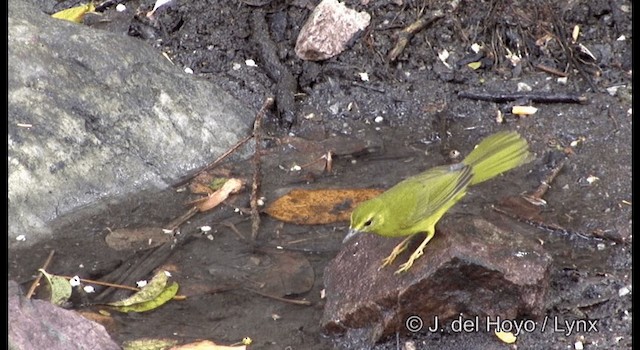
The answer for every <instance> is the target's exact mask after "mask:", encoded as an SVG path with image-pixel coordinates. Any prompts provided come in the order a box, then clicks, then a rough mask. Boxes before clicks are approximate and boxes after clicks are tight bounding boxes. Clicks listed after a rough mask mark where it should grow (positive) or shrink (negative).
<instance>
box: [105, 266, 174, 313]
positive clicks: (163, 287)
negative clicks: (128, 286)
mask: <svg viewBox="0 0 640 350" xmlns="http://www.w3.org/2000/svg"><path fill="white" fill-rule="evenodd" d="M168 279H169V276H168V273H167V272H165V271H163V270H160V271H159V272H158V273H156V275H155V276H153V278H152V279H151V281H150V282H149V283H147V285H145V286H144V287H143V288H142V289H141V290H140V291H138V292H136V293H135V294H133V295H132V296H130V297H128V298H126V299H123V300H119V301H116V302H113V303H109V304H107V305H109V306H112V307H114V308H115V309H116V310H117V311H120V312H144V311H149V310H153V309H156V308H158V307H159V306H161V305H164V304H165V303H166V302H167V301H169V300H171V299H172V298H173V297H174V296H175V295H176V294H177V293H178V288H179V286H178V283H176V282H173V283H171V284H170V285H168V286H167V282H168Z"/></svg>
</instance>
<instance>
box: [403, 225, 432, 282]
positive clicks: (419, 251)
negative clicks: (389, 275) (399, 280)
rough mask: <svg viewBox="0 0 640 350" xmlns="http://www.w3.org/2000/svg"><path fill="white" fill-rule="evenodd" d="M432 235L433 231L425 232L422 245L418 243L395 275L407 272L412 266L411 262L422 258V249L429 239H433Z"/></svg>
mask: <svg viewBox="0 0 640 350" xmlns="http://www.w3.org/2000/svg"><path fill="white" fill-rule="evenodd" d="M434 233H435V231H434V230H431V231H429V232H427V237H426V238H425V239H424V241H422V243H420V246H419V247H418V249H416V250H415V251H414V252H413V254H411V256H410V257H409V260H407V262H406V263H404V264H402V265H400V268H399V269H398V271H396V274H399V273H402V272H406V271H408V270H409V268H410V267H411V265H413V262H414V261H415V260H416V259H418V258H419V257H421V256H422V254H423V253H424V247H425V246H426V245H427V243H429V241H430V240H431V238H433V235H434ZM405 248H406V247H405Z"/></svg>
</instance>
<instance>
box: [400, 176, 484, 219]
mask: <svg viewBox="0 0 640 350" xmlns="http://www.w3.org/2000/svg"><path fill="white" fill-rule="evenodd" d="M472 177H473V173H472V172H471V167H470V166H463V167H449V166H441V167H436V168H433V169H431V170H428V171H426V172H425V173H423V174H419V175H416V176H415V177H413V178H410V179H408V181H411V182H415V184H414V185H413V186H410V187H411V188H413V189H414V193H413V196H414V198H415V199H416V201H415V210H413V213H412V215H410V216H409V218H408V219H407V221H406V223H405V224H406V225H407V226H413V225H415V224H417V223H418V222H420V221H422V220H424V219H425V218H427V217H429V216H431V215H433V214H434V213H436V212H437V211H438V210H440V209H441V208H442V207H443V206H445V205H446V204H448V203H449V202H450V201H453V200H455V199H456V197H458V195H460V193H463V192H464V191H465V190H466V188H467V186H468V185H469V183H470V181H471V178H472Z"/></svg>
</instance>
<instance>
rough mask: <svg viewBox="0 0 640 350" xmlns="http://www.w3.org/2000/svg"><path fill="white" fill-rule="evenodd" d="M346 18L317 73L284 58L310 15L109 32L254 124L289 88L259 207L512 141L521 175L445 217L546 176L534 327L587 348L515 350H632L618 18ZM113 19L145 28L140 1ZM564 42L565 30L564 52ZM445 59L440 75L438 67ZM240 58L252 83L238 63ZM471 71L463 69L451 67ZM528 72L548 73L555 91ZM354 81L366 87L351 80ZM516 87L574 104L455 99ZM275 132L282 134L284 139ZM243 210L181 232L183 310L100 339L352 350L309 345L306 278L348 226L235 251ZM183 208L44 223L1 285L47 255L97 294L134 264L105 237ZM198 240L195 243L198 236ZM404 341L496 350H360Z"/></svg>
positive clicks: (182, 7)
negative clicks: (335, 51)
mask: <svg viewBox="0 0 640 350" xmlns="http://www.w3.org/2000/svg"><path fill="white" fill-rule="evenodd" d="M347 4H349V5H350V6H353V7H355V8H357V9H359V10H365V11H367V12H369V13H370V14H371V15H372V21H371V24H370V26H369V27H368V28H367V29H366V30H365V31H364V32H363V33H361V34H360V36H359V37H358V38H357V40H354V43H353V44H352V45H351V46H350V47H349V48H348V49H347V50H346V51H345V52H344V53H342V54H340V55H339V56H337V57H334V58H331V59H329V60H327V61H322V62H316V63H313V62H303V61H301V60H299V59H297V58H296V57H295V54H294V51H293V47H294V45H295V40H296V35H297V33H298V32H299V30H300V28H301V26H302V25H303V23H304V21H305V20H306V18H307V16H308V14H309V13H310V9H312V8H313V7H314V5H315V2H314V1H305V0H298V1H289V2H284V1H236V2H216V1H209V2H205V1H198V2H189V3H185V2H181V3H179V4H177V5H174V6H173V7H171V8H169V9H166V10H164V11H161V12H159V13H158V15H157V22H153V23H150V22H149V21H147V20H144V19H136V18H129V19H128V21H129V22H127V24H128V25H129V34H130V35H134V36H139V37H140V40H145V41H147V42H149V43H150V44H152V45H154V46H156V47H157V48H158V49H159V50H161V51H162V52H164V53H166V54H167V55H168V56H169V57H170V58H171V59H172V60H173V62H174V63H175V64H176V65H179V66H181V67H184V68H190V69H191V70H193V72H194V78H198V79H210V80H212V81H215V82H216V83H218V84H219V85H221V86H222V87H224V88H225V89H226V90H228V91H229V92H230V93H232V94H233V95H235V96H237V97H238V98H239V99H241V100H242V101H246V103H247V104H248V105H249V106H250V107H252V108H253V109H254V110H255V111H256V113H257V111H258V110H259V109H260V107H261V105H262V104H263V103H264V101H265V99H266V98H267V97H269V96H274V95H276V90H277V89H279V88H285V89H286V88H287V85H286V84H279V83H278V79H279V76H277V74H274V73H273V72H272V71H270V69H269V68H270V67H274V65H275V66H277V67H285V68H286V69H287V70H288V71H289V73H290V74H291V75H292V76H293V77H295V79H296V81H297V86H296V87H295V90H296V91H294V92H295V99H294V100H293V101H292V104H291V105H288V106H286V107H287V110H286V111H285V110H280V111H279V113H278V111H277V109H274V110H273V111H272V112H271V113H269V114H268V115H267V116H266V118H265V120H264V125H263V126H264V130H263V132H264V134H265V138H264V142H263V147H264V148H265V155H264V156H263V157H262V161H263V164H262V167H261V169H262V174H261V175H262V181H261V182H262V183H261V194H262V196H264V197H265V200H266V202H267V203H269V202H270V201H273V200H275V199H276V198H277V197H279V196H280V195H283V194H284V193H286V192H287V190H289V189H292V188H353V187H359V188H362V187H371V188H388V187H390V186H392V185H393V184H395V183H396V182H398V181H399V180H401V179H403V178H404V177H406V176H408V175H412V174H415V173H417V172H419V171H421V170H425V169H427V168H429V167H431V166H433V165H440V164H444V163H447V162H450V161H452V159H451V156H452V154H455V153H456V152H459V153H461V154H463V155H464V154H467V153H468V152H469V151H470V150H471V149H472V147H473V145H474V144H475V143H476V142H478V141H479V140H480V139H481V138H482V137H484V136H486V135H489V134H490V133H492V132H495V131H498V130H518V131H519V132H520V133H521V134H522V135H524V137H525V138H526V139H527V140H529V143H530V145H531V149H532V150H533V151H534V152H535V153H536V160H535V161H533V162H532V163H530V164H528V165H526V166H524V167H521V168H518V169H517V170H515V171H512V172H509V173H508V174H506V175H505V176H503V177H501V178H500V179H498V180H496V181H491V182H489V183H486V184H483V185H480V186H478V187H477V188H474V189H473V190H472V191H471V192H470V193H469V195H468V196H467V197H465V199H464V200H463V201H461V202H460V203H459V204H458V205H457V206H455V207H454V208H453V209H452V210H453V211H455V212H457V213H469V214H470V215H479V214H478V213H481V210H480V209H482V208H486V207H487V206H489V205H490V204H491V203H493V202H495V201H496V200H497V199H499V198H501V197H503V196H509V195H516V194H519V193H523V192H527V191H532V190H533V189H535V188H536V187H537V186H538V185H539V183H540V181H541V180H542V179H544V176H545V175H546V174H547V173H548V171H549V169H550V168H551V167H553V165H554V164H557V162H558V161H560V160H564V161H565V165H564V167H563V169H562V170H561V172H560V173H559V175H558V176H557V177H556V178H555V179H554V182H553V183H552V186H551V188H550V190H549V191H548V193H547V194H546V195H545V197H544V199H545V200H546V202H547V205H546V207H545V209H544V211H543V217H544V222H538V223H535V224H536V225H537V227H539V232H538V238H539V239H540V241H541V242H544V245H545V247H546V248H547V250H548V252H549V253H550V254H551V255H552V256H553V258H554V268H553V271H552V274H551V291H550V292H549V295H548V297H547V300H548V307H547V313H546V316H549V317H550V318H551V319H558V320H563V319H591V320H598V321H597V331H594V330H593V329H591V330H589V331H582V332H577V333H572V334H567V332H563V331H561V330H558V331H550V332H531V333H527V332H525V333H524V334H522V335H521V336H520V337H519V339H518V343H517V344H518V347H521V348H526V349H567V348H570V349H573V348H576V349H577V348H578V347H577V345H575V344H576V343H578V342H579V343H582V344H583V345H584V348H585V349H592V348H593V349H595V348H599V349H606V348H626V347H631V344H632V339H631V319H632V314H631V293H627V291H628V290H630V289H631V282H632V280H631V258H632V254H631V175H632V172H631V118H632V114H631V97H630V96H631V94H632V86H631V39H632V38H631V19H632V18H631V2H629V1H614V2H605V1H595V2H594V1H578V2H572V3H567V4H563V5H562V6H564V7H563V8H560V7H559V6H561V5H558V4H553V5H550V4H546V3H544V2H536V3H529V2H517V1H516V2H509V1H490V2H479V1H474V2H444V1H391V2H389V1H370V2H369V4H367V5H363V4H359V3H356V2H354V1H347ZM127 6H128V7H130V8H138V9H139V10H140V11H141V12H144V11H148V10H149V9H150V8H151V6H152V4H150V3H144V4H139V3H136V2H127ZM436 9H440V10H443V11H444V14H445V15H444V17H443V18H441V19H439V20H438V21H437V22H436V23H435V24H434V25H432V26H428V27H426V28H424V29H423V30H421V31H419V32H418V33H416V34H415V36H414V37H413V38H412V39H411V40H410V42H409V44H408V45H407V47H406V48H405V50H404V52H403V53H402V54H401V55H400V56H399V57H398V58H397V59H396V60H395V61H394V62H388V60H387V58H386V55H387V53H388V51H389V50H390V49H391V48H392V47H393V45H394V44H395V40H396V36H395V33H396V32H398V31H399V30H401V29H402V28H404V27H406V26H407V25H409V24H411V23H413V22H414V21H416V20H417V19H418V18H421V17H422V16H428V15H429V13H431V12H433V11H435V10H436ZM108 11H113V10H112V9H108V10H107V12H108ZM257 11H259V12H260V14H259V15H256V12H257ZM256 16H257V17H261V18H264V20H265V21H266V23H267V26H268V29H269V33H268V37H262V38H263V39H264V38H270V40H271V41H272V43H273V44H274V45H275V46H273V47H275V48H276V49H277V51H276V54H277V55H276V56H275V57H277V58H278V59H279V62H275V63H274V62H268V60H269V58H268V55H265V50H268V48H265V47H263V46H261V45H259V44H257V43H256V40H259V38H261V37H260V36H257V35H256V34H255V33H253V32H252V30H253V29H254V28H256V27H255V25H256V24H255V23H256V22H255V21H256ZM576 25H578V26H579V27H580V30H581V31H580V35H579V37H578V40H577V41H576V42H575V43H572V42H571V33H572V30H573V29H574V26H576ZM558 28H561V30H558ZM263 35H264V33H263ZM622 36H625V38H624V39H623V40H621V37H622ZM560 37H562V38H563V41H564V44H565V47H563V45H561V44H560V42H559V40H558V38H560ZM474 43H478V44H481V45H484V46H485V48H486V51H485V52H484V54H480V55H477V54H475V53H474V52H473V51H471V49H470V47H471V45H472V44H474ZM580 45H582V46H583V47H586V48H588V49H589V51H590V52H591V54H593V55H594V56H595V60H593V59H592V58H590V57H588V56H589V55H588V54H586V53H585V52H584V51H580ZM445 49H446V50H447V51H448V52H449V54H450V57H449V58H448V59H447V62H448V63H449V64H450V65H451V67H452V68H451V69H450V68H448V67H446V66H445V65H444V64H443V63H442V61H441V60H440V59H439V57H438V54H439V53H442V52H443V50H445ZM509 52H512V53H520V54H521V56H522V61H521V64H520V65H516V66H514V65H512V63H511V61H510V60H509V59H507V58H506V55H508V53H509ZM580 52H582V53H580ZM569 53H572V54H569ZM249 59H252V60H254V61H255V62H256V65H257V66H256V67H251V66H247V64H246V63H245V61H246V60H249ZM479 61H481V62H482V66H481V68H479V69H477V70H474V69H470V68H469V67H468V66H467V65H466V63H468V62H479ZM465 62H466V63H465ZM278 65H280V66H278ZM537 65H544V66H547V67H552V68H554V69H556V70H559V71H564V72H566V74H567V75H568V79H567V82H566V83H561V82H559V81H558V78H559V76H558V75H556V74H553V73H549V72H548V71H543V70H541V69H539V68H536V66H537ZM364 72H366V73H367V74H368V77H369V80H368V81H363V80H362V79H361V75H360V73H364ZM522 83H524V84H526V85H528V86H529V87H531V90H532V93H542V92H546V93H551V94H575V95H579V96H582V97H584V98H585V99H586V102H584V103H543V102H538V103H532V104H533V105H534V106H535V107H537V108H538V111H537V113H536V114H534V115H530V116H521V117H518V116H515V115H513V114H510V113H509V112H508V111H510V106H511V105H513V104H517V103H523V104H527V103H529V101H510V102H488V101H478V100H473V99H466V98H460V97H459V96H458V94H459V92H465V91H479V92H493V93H513V92H516V91H518V85H519V84H522ZM615 87H619V88H618V89H617V91H616V92H613V93H612V91H613V90H612V89H611V88H615ZM608 88H609V90H607V89H608ZM595 90H597V91H595ZM281 93H282V92H281ZM499 110H500V111H502V112H503V114H502V115H503V119H502V121H500V122H498V121H497V114H498V111H499ZM287 113H292V114H287ZM291 115H294V116H296V120H295V122H294V123H293V125H291V126H289V122H290V121H291V120H290V119H287V118H289V117H290V116H291ZM287 136H288V137H292V136H295V137H303V138H305V139H307V140H309V142H308V143H306V144H305V146H304V147H308V149H312V150H313V152H311V151H309V152H295V151H292V150H291V147H287V145H288V144H291V143H290V142H288V141H287V140H286V139H285V137H287ZM289 141H290V139H289ZM299 148H301V147H299ZM327 151H332V152H333V154H334V155H335V156H334V159H333V165H332V169H331V171H330V172H326V171H325V172H319V171H310V168H308V167H303V168H302V170H301V171H292V170H291V168H292V166H294V165H296V164H298V165H304V164H307V163H309V162H312V161H314V160H316V159H317V155H318V154H319V155H322V154H323V153H324V152H327ZM314 152H317V153H314ZM212 160H213V159H212ZM223 167H224V168H225V169H228V170H229V171H230V172H231V174H233V175H234V176H238V177H242V178H245V179H246V180H247V181H249V183H250V180H251V176H252V169H253V165H252V163H251V161H250V160H239V159H237V158H232V159H231V160H230V161H228V162H226V163H225V164H224V165H223ZM185 175H187V174H185ZM249 193H250V186H248V187H247V188H246V189H245V190H244V191H243V192H241V193H240V194H238V195H235V196H232V198H230V199H229V201H227V203H226V204H225V205H223V206H221V207H220V208H218V209H217V210H215V211H214V212H211V213H206V214H198V215H196V216H194V217H193V218H192V219H190V220H189V222H188V223H186V224H185V225H183V226H182V227H181V229H180V231H181V235H182V238H181V239H180V244H179V245H178V246H177V247H176V248H175V249H174V250H173V251H172V254H171V255H170V256H169V258H168V259H167V261H166V262H165V264H163V265H164V266H165V267H166V268H167V269H169V270H171V271H172V273H173V276H174V278H175V280H177V281H178V282H179V283H180V285H181V289H180V294H183V295H186V296H187V297H188V298H187V299H186V300H184V301H176V302H170V303H168V304H166V305H164V306H163V307H161V308H159V309H157V310H155V311H152V312H150V313H141V314H127V315H119V316H114V319H115V322H114V323H113V324H112V325H111V326H110V327H109V328H108V329H109V331H110V333H111V334H112V336H113V338H114V339H115V340H116V341H119V342H123V341H126V340H130V339H137V338H141V337H159V338H166V337H169V338H174V339H178V340H180V341H182V342H190V341H193V340H196V339H211V340H214V341H216V342H219V343H222V344H231V343H235V342H237V341H239V340H241V339H242V338H243V337H251V338H252V339H253V340H254V345H252V346H251V348H255V349H328V348H340V349H342V348H344V349H348V348H352V349H356V348H361V345H360V344H354V343H352V342H351V341H350V340H349V339H340V338H331V337H327V336H325V335H324V334H323V332H322V330H321V328H320V317H321V315H322V310H323V300H322V299H321V290H322V289H323V285H322V284H323V283H322V278H323V270H324V266H325V265H326V264H327V262H328V261H329V260H330V259H332V258H333V257H334V256H335V255H336V254H337V252H338V251H339V250H340V249H341V241H342V238H343V237H344V235H345V234H346V229H347V223H341V224H332V225H320V226H299V225H292V224H283V223H280V222H277V221H276V220H273V219H271V218H269V217H268V216H266V215H263V216H262V221H261V226H260V231H259V235H258V239H257V242H258V244H257V245H253V244H250V243H248V241H247V240H246V238H247V237H249V236H250V232H251V224H252V223H251V219H250V215H247V214H241V213H240V212H238V211H237V210H236V208H248V207H249ZM193 198H194V197H193V196H192V195H189V194H188V193H187V192H176V191H175V189H170V190H167V191H165V192H163V193H145V194H140V196H134V197H131V198H127V199H124V200H113V201H111V202H107V203H103V204H102V205H100V206H99V207H97V209H94V210H92V211H91V212H88V213H80V214H78V215H76V216H73V217H72V219H70V220H66V219H63V220H60V222H59V224H58V225H59V233H60V238H58V239H56V240H54V241H51V242H43V243H41V244H38V245H35V246H33V247H30V248H28V249H25V250H16V251H13V252H10V257H9V278H11V279H15V280H17V281H18V282H20V283H23V284H24V285H25V286H28V285H29V283H30V282H31V280H32V276H33V275H34V274H35V272H36V271H37V268H38V267H39V266H41V265H42V263H43V262H44V260H45V259H46V257H47V255H48V254H49V252H50V251H51V250H55V251H56V254H55V256H54V259H53V262H52V265H51V266H50V268H49V271H51V272H55V273H59V274H64V275H75V274H78V275H81V276H83V277H86V278H100V277H101V276H102V275H104V274H106V273H108V272H110V271H111V270H113V269H114V268H115V267H116V266H118V265H120V264H122V263H126V262H128V261H129V262H130V261H133V259H135V258H136V257H139V256H140V255H141V253H136V254H134V252H132V251H115V250H113V249H111V248H109V247H107V246H106V243H105V239H104V238H105V236H106V235H107V234H108V230H107V228H110V229H115V228H122V227H130V228H135V227H142V226H162V225H166V224H167V223H168V222H170V221H171V220H173V219H174V218H175V217H177V216H179V215H181V214H182V213H183V212H184V211H185V210H186V206H185V203H187V202H188V201H189V200H191V199H193ZM78 218H80V219H78ZM203 225H208V226H211V227H212V231H210V232H209V234H202V233H201V232H200V229H199V227H201V226H203ZM292 266H293V268H292ZM261 288H267V290H268V291H269V293H268V294H269V295H271V296H274V295H277V296H279V297H284V296H285V295H286V298H289V299H294V300H305V301H308V302H309V304H310V305H296V304H293V303H291V302H287V301H282V300H276V299H274V298H271V297H265V296H263V295H259V294H257V293H256V292H255V290H258V289H261ZM407 341H409V342H413V343H414V345H416V346H417V348H438V349H465V348H469V349H471V348H474V349H475V348H483V349H504V348H506V345H505V344H503V343H501V342H500V341H498V340H497V339H496V337H495V336H493V335H492V334H487V333H483V332H479V333H473V332H472V333H464V334H461V333H456V332H453V331H449V332H444V333H429V332H418V333H414V334H407V333H403V334H399V337H398V338H397V339H395V338H394V339H389V340H388V341H387V342H386V343H382V344H379V345H377V346H376V347H375V349H396V348H397V346H398V345H399V346H400V348H403V347H404V346H405V345H406V344H405V343H406V342H407Z"/></svg>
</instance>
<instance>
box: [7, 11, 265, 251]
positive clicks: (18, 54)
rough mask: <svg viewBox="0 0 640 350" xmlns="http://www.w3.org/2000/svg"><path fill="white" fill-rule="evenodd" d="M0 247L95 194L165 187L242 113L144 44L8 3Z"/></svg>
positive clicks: (240, 127)
mask: <svg viewBox="0 0 640 350" xmlns="http://www.w3.org/2000/svg"><path fill="white" fill-rule="evenodd" d="M8 17H9V23H8V30H9V33H8V34H9V35H8V45H9V52H8V60H9V65H8V76H9V81H8V87H9V93H8V168H9V242H11V243H12V244H13V243H15V242H16V240H15V238H16V237H17V236H18V235H21V234H24V235H26V242H24V243H21V244H33V243H34V242H36V241H38V240H40V238H43V237H45V236H47V235H49V234H50V233H51V232H52V229H51V227H50V226H49V223H50V221H51V220H52V219H54V218H56V217H58V216H60V215H62V214H65V213H68V212H70V211H72V210H74V209H76V208H78V207H80V206H83V205H86V204H90V203H94V202H95V201H96V200H97V199H100V198H114V197H117V196H121V195H127V194H130V193H134V192H137V191H141V190H144V189H161V188H166V187H167V185H168V184H170V183H172V182H174V181H176V179H178V178H179V177H181V176H185V175H186V174H187V173H188V172H189V171H192V170H194V169H197V168H199V167H201V166H203V165H205V164H207V163H208V162H210V161H211V160H212V159H215V158H216V157H217V156H218V155H219V154H221V153H222V152H224V151H225V150H227V149H228V148H229V147H230V146H231V145H233V144H234V143H235V142H237V140H238V139H239V138H240V137H244V136H245V135H247V133H248V132H249V126H250V125H251V123H252V120H253V116H254V115H255V113H253V112H252V111H251V110H248V109H246V108H245V107H244V106H243V105H242V103H240V102H238V101H237V100H235V99H233V98H232V97H230V96H229V95H228V94H227V93H225V92H223V91H222V90H220V89H219V88H218V87H217V86H215V85H214V84H212V83H211V82H209V81H205V80H201V79H198V78H196V77H194V76H192V75H188V74H185V73H184V72H183V71H182V70H181V69H180V68H178V67H176V66H174V65H172V64H171V63H170V62H169V61H168V60H167V59H166V58H164V57H163V56H162V55H161V54H160V52H158V51H157V50H155V49H154V48H152V47H151V46H149V45H148V44H147V43H145V42H142V41H140V40H139V39H134V38H131V37H127V36H125V35H124V34H122V33H120V34H116V33H110V32H106V31H101V30H95V29H91V28H88V27H86V26H83V25H80V24H76V23H71V22H67V21H62V20H57V19H53V18H51V17H49V16H47V15H46V14H44V13H42V12H41V11H40V10H39V9H37V8H36V7H34V6H32V5H31V4H30V3H29V2H27V1H9V16H8Z"/></svg>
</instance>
